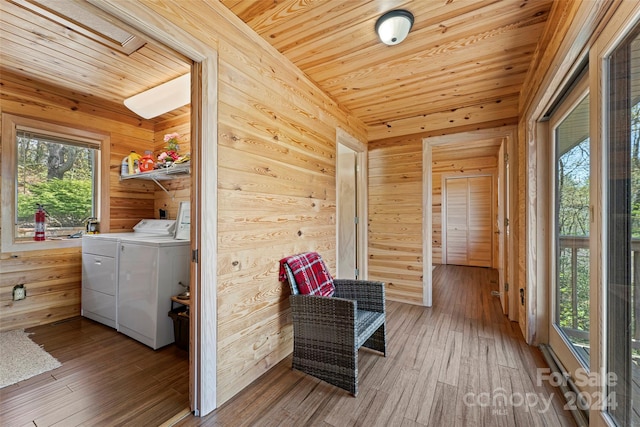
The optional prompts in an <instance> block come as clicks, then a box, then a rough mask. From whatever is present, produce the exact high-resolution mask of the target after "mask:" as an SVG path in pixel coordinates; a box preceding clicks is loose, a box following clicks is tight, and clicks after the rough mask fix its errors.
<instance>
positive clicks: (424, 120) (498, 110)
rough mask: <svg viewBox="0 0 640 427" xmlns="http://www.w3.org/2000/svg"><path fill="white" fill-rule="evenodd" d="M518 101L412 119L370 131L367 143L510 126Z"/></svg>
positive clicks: (515, 120) (514, 118)
mask: <svg viewBox="0 0 640 427" xmlns="http://www.w3.org/2000/svg"><path fill="white" fill-rule="evenodd" d="M517 117H518V97H517V96H514V97H509V98H506V99H503V100H501V102H490V103H487V104H483V105H476V106H473V107H467V108H460V109H457V110H455V111H443V112H439V113H434V114H427V115H424V116H417V117H411V118H407V119H402V120H395V121H391V122H387V123H385V124H382V125H375V126H370V127H369V140H370V141H374V140H377V139H385V138H389V137H394V136H399V135H411V134H418V133H425V132H436V131H438V132H442V131H446V130H447V129H455V128H461V127H471V128H473V127H474V126H478V125H483V124H485V122H486V123H490V124H491V126H492V127H496V124H498V125H512V124H516V123H517V122H518V120H517Z"/></svg>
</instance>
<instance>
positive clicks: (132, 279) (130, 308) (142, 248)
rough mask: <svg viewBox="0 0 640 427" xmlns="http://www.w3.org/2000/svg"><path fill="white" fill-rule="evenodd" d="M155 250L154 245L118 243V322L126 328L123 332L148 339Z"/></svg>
mask: <svg viewBox="0 0 640 427" xmlns="http://www.w3.org/2000/svg"><path fill="white" fill-rule="evenodd" d="M158 250H159V248H158V247H156V246H146V245H137V244H135V243H127V242H122V244H121V246H120V271H119V289H118V325H119V327H120V328H123V327H124V328H126V329H124V330H122V332H124V333H125V334H127V335H130V334H129V333H127V329H128V330H131V331H134V332H135V333H137V334H140V335H143V336H144V337H147V338H149V339H150V340H153V338H154V337H155V329H156V316H155V313H156V308H157V307H156V304H157V301H158ZM130 336H132V335H130ZM133 338H136V339H138V340H140V339H139V338H140V337H136V336H133ZM145 341H146V340H145ZM145 344H148V345H149V343H148V342H145Z"/></svg>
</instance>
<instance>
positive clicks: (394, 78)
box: [221, 0, 552, 140]
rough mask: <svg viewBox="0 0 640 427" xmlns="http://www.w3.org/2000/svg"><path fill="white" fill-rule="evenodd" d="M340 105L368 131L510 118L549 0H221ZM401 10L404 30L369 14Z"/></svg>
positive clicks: (381, 133)
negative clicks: (407, 18)
mask: <svg viewBox="0 0 640 427" xmlns="http://www.w3.org/2000/svg"><path fill="white" fill-rule="evenodd" d="M221 1H222V3H223V4H225V5H226V6H227V7H228V8H229V9H230V10H231V11H232V12H233V13H234V14H236V15H237V16H238V17H240V19H242V20H243V21H244V22H246V23H247V24H248V25H249V26H251V27H252V28H253V29H254V30H255V31H256V32H257V33H258V34H259V35H260V36H262V37H263V38H264V39H265V40H266V41H268V42H269V43H270V44H271V45H273V46H274V47H275V48H276V49H278V50H279V51H280V52H281V53H283V54H284V55H285V56H286V57H287V58H289V59H290V60H291V61H292V62H293V63H294V64H296V65H297V66H298V67H299V68H300V69H301V70H302V71H303V72H305V73H306V74H307V75H308V76H309V77H310V78H311V79H312V80H313V81H315V82H316V83H317V84H318V86H320V87H321V88H322V89H323V90H324V91H325V92H327V93H328V94H329V95H330V96H331V97H332V98H333V99H335V100H336V101H337V102H338V103H339V104H340V105H342V106H343V107H345V108H346V109H348V110H349V111H351V112H352V113H353V114H354V115H356V116H357V117H359V118H360V119H362V120H363V121H364V123H365V124H367V125H368V127H369V139H370V140H375V139H381V138H385V137H390V136H398V135H406V134H414V133H421V132H422V133H424V131H425V130H433V129H438V130H440V129H442V130H444V129H451V128H462V127H467V128H474V127H476V128H477V127H483V124H484V125H490V126H498V125H501V124H513V123H516V121H517V114H518V96H519V92H520V89H521V86H522V83H523V81H524V78H525V74H526V73H527V70H528V68H529V64H530V63H531V59H532V57H533V54H534V52H535V49H536V45H537V42H538V39H539V38H540V35H541V34H542V31H543V29H544V26H545V22H546V20H547V17H548V15H549V11H550V9H551V6H552V1H551V0H505V1H496V0H476V1H470V0H413V1H412V0H404V1H402V0H372V1H365V0H349V1H345V0H321V1H303V0H279V1H248V0H221ZM392 9H406V10H409V11H410V12H411V13H413V15H414V17H415V22H414V25H413V28H412V30H411V32H410V33H409V36H408V37H407V39H406V40H405V41H404V42H402V43H400V44H398V45H395V46H386V45H384V44H382V43H381V42H380V41H379V40H378V38H377V35H376V34H375V32H374V27H375V23H376V20H377V19H378V17H380V16H381V15H382V14H384V13H385V12H387V11H389V10H392Z"/></svg>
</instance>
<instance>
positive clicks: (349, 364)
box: [282, 254, 386, 396]
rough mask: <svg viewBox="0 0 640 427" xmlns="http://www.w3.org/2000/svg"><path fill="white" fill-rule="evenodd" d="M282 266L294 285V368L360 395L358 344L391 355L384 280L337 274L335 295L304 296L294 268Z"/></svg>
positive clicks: (292, 301)
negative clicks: (342, 277) (386, 320)
mask: <svg viewBox="0 0 640 427" xmlns="http://www.w3.org/2000/svg"><path fill="white" fill-rule="evenodd" d="M316 255H317V254H316ZM283 261H284V260H283ZM323 266H324V263H323ZM282 267H283V268H284V269H285V271H286V279H287V281H288V282H289V285H290V287H291V296H290V297H289V301H290V303H291V313H292V317H293V368H294V369H298V370H300V371H302V372H305V373H307V374H309V375H312V376H314V377H316V378H319V379H321V380H324V381H326V382H328V383H330V384H333V385H335V386H338V387H340V388H343V389H344V390H347V391H348V392H350V393H351V394H352V395H354V396H356V395H357V394H358V349H359V348H360V347H361V346H364V347H367V348H370V349H373V350H377V351H379V352H381V353H382V354H383V355H386V334H385V323H386V322H385V295H384V283H382V282H374V281H365V280H340V279H335V280H333V284H334V287H335V293H334V295H333V296H332V297H325V296H317V295H301V294H300V293H299V291H298V284H297V283H296V279H295V277H294V274H293V272H292V270H291V268H289V266H288V265H287V264H286V263H283V264H282ZM325 268H326V267H325Z"/></svg>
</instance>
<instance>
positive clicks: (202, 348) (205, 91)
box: [88, 0, 218, 416]
mask: <svg viewBox="0 0 640 427" xmlns="http://www.w3.org/2000/svg"><path fill="white" fill-rule="evenodd" d="M88 1H89V3H91V4H92V5H94V6H95V7H97V8H98V9H101V10H102V11H104V12H106V13H107V14H108V15H110V16H111V17H112V18H116V19H119V20H120V21H122V22H123V23H125V24H127V25H128V26H129V27H131V28H132V29H133V30H135V31H138V32H139V33H140V34H142V35H143V36H144V37H145V38H149V39H152V40H154V41H156V42H158V43H160V44H163V45H165V46H167V47H169V48H171V49H173V50H174V51H176V52H178V53H180V54H182V55H184V56H185V57H186V58H188V59H190V60H191V61H193V63H194V65H193V66H192V82H191V85H192V87H191V92H192V93H191V110H192V111H191V149H192V154H193V155H194V156H193V160H192V163H191V213H192V214H191V218H192V221H191V249H192V251H193V257H192V266H191V272H192V276H191V287H190V290H191V311H190V322H189V325H190V337H191V340H190V341H191V342H190V353H189V354H190V356H189V400H190V404H191V408H190V409H191V410H192V411H193V412H194V414H195V415H196V416H204V415H207V414H208V413H210V412H211V411H213V410H214V409H216V407H217V394H216V374H217V334H216V331H217V289H218V286H217V271H216V270H217V268H216V266H217V253H218V251H217V236H218V230H217V228H218V224H217V220H216V219H217V217H218V215H217V211H218V209H217V199H218V197H217V194H218V188H217V182H218V179H217V173H218V172H217V168H216V167H205V165H217V163H218V158H217V146H218V120H217V117H218V102H217V100H218V52H217V50H216V46H210V45H208V44H206V43H203V42H202V41H200V40H199V39H197V38H195V37H192V36H190V35H189V33H188V32H186V31H185V30H184V29H183V28H181V27H180V26H179V25H178V24H177V23H176V21H172V20H171V19H168V18H165V17H163V16H160V15H159V14H157V13H156V12H154V11H152V10H151V9H149V8H148V7H147V6H145V5H143V4H141V3H137V2H118V1H117V0H88ZM197 154H199V155H197ZM203 194H207V197H202V195H203ZM205 218H207V219H211V218H213V219H214V220H207V221H205V220H204V219H205ZM203 283H206V284H207V286H202V284H203Z"/></svg>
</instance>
